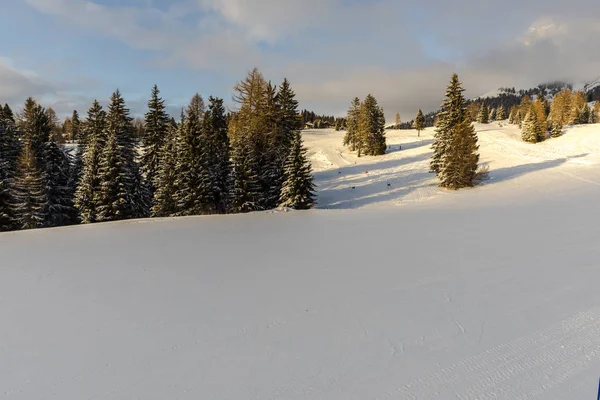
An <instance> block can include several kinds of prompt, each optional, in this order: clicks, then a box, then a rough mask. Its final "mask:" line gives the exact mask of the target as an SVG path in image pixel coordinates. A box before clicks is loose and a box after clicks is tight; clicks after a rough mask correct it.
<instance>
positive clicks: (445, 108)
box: [430, 74, 467, 173]
mask: <svg viewBox="0 0 600 400" xmlns="http://www.w3.org/2000/svg"><path fill="white" fill-rule="evenodd" d="M463 92H464V89H463V88H462V84H461V82H460V81H459V79H458V75H457V74H454V75H452V78H451V80H450V84H449V85H448V88H447V89H446V98H445V99H444V102H443V103H442V106H441V111H440V112H439V113H438V115H437V117H438V121H437V127H436V130H435V133H434V138H435V141H434V142H433V145H432V148H433V156H432V159H431V163H430V170H431V172H435V173H439V172H440V171H441V169H442V165H443V160H444V157H445V154H446V150H447V149H448V146H449V145H450V141H451V139H452V133H453V132H454V131H455V129H456V127H457V126H458V125H459V124H460V123H462V122H463V121H464V120H465V118H467V112H466V109H465V98H464V96H463Z"/></svg>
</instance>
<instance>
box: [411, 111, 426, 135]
mask: <svg viewBox="0 0 600 400" xmlns="http://www.w3.org/2000/svg"><path fill="white" fill-rule="evenodd" d="M413 129H416V130H417V137H420V136H421V131H422V130H423V129H425V117H424V116H423V111H421V109H419V111H418V112H417V116H416V117H415V121H414V122H413Z"/></svg>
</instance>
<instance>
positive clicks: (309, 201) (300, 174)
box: [281, 132, 315, 210]
mask: <svg viewBox="0 0 600 400" xmlns="http://www.w3.org/2000/svg"><path fill="white" fill-rule="evenodd" d="M284 178H285V179H284V183H283V186H282V188H281V206H282V207H290V208H293V209H296V210H307V209H309V208H312V207H314V204H315V186H314V184H313V176H312V172H311V165H310V162H309V161H308V159H307V158H306V149H305V148H304V146H303V145H302V135H301V134H300V132H296V133H295V135H294V139H293V141H292V146H291V150H290V153H289V155H288V159H287V160H286V163H285V167H284Z"/></svg>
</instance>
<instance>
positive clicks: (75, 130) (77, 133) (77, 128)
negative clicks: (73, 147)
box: [69, 110, 86, 145]
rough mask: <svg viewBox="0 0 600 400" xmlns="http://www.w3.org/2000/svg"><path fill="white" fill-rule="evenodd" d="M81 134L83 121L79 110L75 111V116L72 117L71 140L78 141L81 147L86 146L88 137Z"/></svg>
mask: <svg viewBox="0 0 600 400" xmlns="http://www.w3.org/2000/svg"><path fill="white" fill-rule="evenodd" d="M81 133H82V132H81V121H80V119H79V113H78V112H77V110H73V114H72V115H71V132H70V134H69V136H70V139H71V140H73V141H77V142H78V143H79V144H80V145H81V144H85V141H86V137H85V135H82V134H81Z"/></svg>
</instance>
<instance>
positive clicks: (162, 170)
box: [151, 118, 185, 217]
mask: <svg viewBox="0 0 600 400" xmlns="http://www.w3.org/2000/svg"><path fill="white" fill-rule="evenodd" d="M184 121H185V119H184V118H182V121H181V124H180V126H179V127H174V126H172V125H170V126H169V129H168V133H167V137H166V138H165V141H164V144H163V148H162V149H161V154H162V156H161V157H160V164H159V168H158V173H157V178H156V190H155V191H154V198H153V201H152V211H151V215H152V216H153V217H171V216H174V215H176V214H177V211H178V210H177V204H176V202H175V199H174V198H175V193H176V192H177V187H176V182H177V160H178V157H179V153H178V151H177V150H178V149H177V144H178V140H179V138H183V136H184V133H183V126H184Z"/></svg>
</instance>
